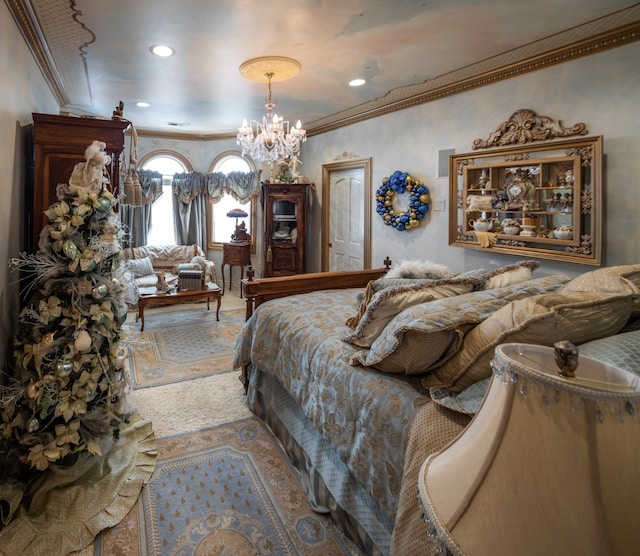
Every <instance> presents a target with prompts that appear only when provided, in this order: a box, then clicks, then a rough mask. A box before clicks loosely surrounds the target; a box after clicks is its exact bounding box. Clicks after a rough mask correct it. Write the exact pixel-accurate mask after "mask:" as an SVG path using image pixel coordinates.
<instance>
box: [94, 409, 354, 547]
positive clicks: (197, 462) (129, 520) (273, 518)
mask: <svg viewBox="0 0 640 556" xmlns="http://www.w3.org/2000/svg"><path fill="white" fill-rule="evenodd" d="M157 444H158V462H157V466H156V470H155V471H154V473H153V475H152V477H151V480H150V481H149V483H148V484H147V486H145V487H144V489H143V491H142V493H141V495H140V497H139V498H138V501H137V503H136V505H135V506H134V507H133V509H132V510H131V511H130V512H129V514H128V515H127V516H126V517H125V519H124V520H123V521H121V522H120V523H119V524H118V525H117V526H116V527H114V528H112V529H110V530H107V531H105V532H103V533H102V534H100V535H99V536H98V538H97V539H96V542H95V545H94V556H107V555H111V554H127V555H128V556H143V555H149V556H160V555H162V556H164V555H167V554H190V555H191V554H193V555H212V554H229V555H231V554H233V555H235V554H243V555H258V554H259V555H274V556H275V555H277V556H286V555H293V554H296V555H297V554H300V555H325V556H330V555H351V556H354V555H359V554H360V552H359V551H358V550H357V549H356V548H355V547H354V546H353V544H352V543H351V542H350V541H349V540H348V539H346V538H345V537H344V536H343V534H342V532H341V531H340V530H339V529H338V528H337V527H335V526H334V525H333V524H332V522H331V521H330V519H329V518H328V517H326V516H323V515H319V514H316V513H314V512H313V511H312V510H311V509H310V507H309V505H308V503H307V501H306V498H305V495H304V492H303V489H302V486H301V484H300V482H299V479H298V476H297V475H296V472H295V470H294V469H293V468H292V467H291V465H290V464H289V462H288V460H287V459H286V457H285V456H284V454H283V452H282V449H281V447H280V445H279V444H278V443H277V441H276V440H275V439H274V437H273V436H272V434H271V433H270V432H269V430H268V429H267V428H266V426H265V425H264V424H263V423H262V421H260V420H259V419H257V418H256V417H248V418H245V419H240V420H238V421H234V422H231V423H227V424H223V425H218V426H216V427H212V428H207V429H204V430H200V431H196V432H189V433H185V434H180V435H176V436H169V437H165V438H161V439H159V440H158V441H157Z"/></svg>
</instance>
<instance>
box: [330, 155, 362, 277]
mask: <svg viewBox="0 0 640 556" xmlns="http://www.w3.org/2000/svg"><path fill="white" fill-rule="evenodd" d="M366 162H368V161H366ZM340 166H352V167H346V168H345V167H340ZM324 168H325V180H324V181H323V198H324V201H325V203H324V204H323V206H324V207H325V218H324V223H325V227H324V229H323V237H324V238H325V246H324V252H323V255H324V256H323V270H329V271H338V270H363V269H365V268H370V245H369V235H370V218H369V217H368V212H369V211H370V210H371V207H370V199H371V197H370V193H369V179H368V176H369V174H368V167H365V165H364V164H363V162H362V161H361V162H360V165H353V164H346V163H345V164H344V165H341V164H334V165H327V166H325V167H324ZM327 201H328V202H327ZM327 209H328V212H326V211H327Z"/></svg>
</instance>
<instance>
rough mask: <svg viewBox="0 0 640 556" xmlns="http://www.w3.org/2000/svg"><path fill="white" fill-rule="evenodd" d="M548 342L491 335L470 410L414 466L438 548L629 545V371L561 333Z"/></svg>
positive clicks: (544, 549) (633, 516)
mask: <svg viewBox="0 0 640 556" xmlns="http://www.w3.org/2000/svg"><path fill="white" fill-rule="evenodd" d="M554 348H555V349H554ZM554 348H551V347H545V346H538V345H530V344H517V343H512V344H502V345H499V346H498V347H497V348H496V350H495V357H494V360H493V362H492V368H493V378H492V379H491V382H490V384H489V389H488V391H487V394H486V395H485V398H484V401H483V403H482V406H481V407H480V410H479V411H478V413H476V415H475V417H474V418H473V420H472V421H471V423H470V424H469V425H468V426H467V428H466V429H465V430H464V431H463V432H462V434H461V435H460V436H458V438H457V439H456V440H455V441H454V442H453V443H451V444H449V445H448V446H447V447H446V448H444V449H443V450H441V451H439V452H437V453H435V454H433V455H431V456H430V457H429V458H428V459H427V460H426V461H425V462H424V464H423V465H422V468H421V470H420V473H419V479H418V488H419V498H420V502H421V504H422V505H423V509H424V512H425V514H424V519H425V522H426V524H427V527H428V534H429V535H430V536H431V537H432V538H434V539H436V542H437V543H438V544H440V546H439V548H440V552H439V553H441V554H450V555H451V554H453V555H461V554H492V555H507V554H508V555H511V554H518V555H524V556H529V555H531V556H533V555H536V556H537V555H539V554H580V555H581V556H597V555H600V554H627V553H629V547H634V546H636V547H637V546H639V545H640V528H639V527H638V519H637V515H638V513H637V495H638V492H640V475H638V472H637V470H638V469H639V468H640V423H639V421H640V377H638V376H636V375H635V374H633V373H630V372H627V371H624V370H622V369H620V368H618V367H614V366H613V365H609V364H606V363H602V362H600V361H597V360H595V359H591V358H589V357H584V356H581V355H580V354H579V353H578V349H577V348H576V347H575V346H574V345H572V344H571V343H569V342H566V341H561V342H558V343H556V344H555V345H554ZM572 375H575V376H572ZM488 508H490V510H491V511H488ZM496 531H500V534H499V535H496Z"/></svg>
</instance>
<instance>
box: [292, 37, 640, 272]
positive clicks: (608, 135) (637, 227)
mask: <svg viewBox="0 0 640 556" xmlns="http://www.w3.org/2000/svg"><path fill="white" fill-rule="evenodd" d="M639 59H640V43H634V44H631V45H628V46H624V47H621V48H618V49H615V50H610V51H606V52H603V53H600V54H597V55H595V56H591V57H587V58H581V59H578V60H576V61H573V62H570V63H567V64H561V65H558V66H554V67H552V68H549V69H545V70H541V71H537V72H534V73H530V74H527V75H524V76H522V77H518V78H515V79H510V80H508V81H503V82H500V83H497V84H495V85H491V86H487V87H484V88H480V89H475V90H472V91H469V92H466V93H463V94H459V95H455V96H452V97H447V98H445V99H442V100H439V101H435V102H431V103H427V104H423V105H420V106H417V107H414V108H411V109H408V110H404V111H401V112H395V113H393V114H389V115H387V116H384V117H381V118H377V119H374V120H369V121H365V122H362V123H360V124H357V125H354V126H351V127H348V128H342V129H339V130H336V131H334V132H331V133H326V134H323V135H320V136H317V137H312V138H311V139H309V140H308V141H307V143H306V144H305V145H304V152H303V154H302V159H303V161H304V171H305V174H307V175H308V176H309V177H310V178H311V179H312V180H313V181H315V182H316V184H317V185H318V192H317V196H318V201H319V202H320V201H321V200H322V193H321V182H322V165H323V164H328V163H331V162H334V159H335V157H336V156H338V155H340V154H341V153H343V152H345V151H346V152H349V153H354V154H356V155H357V156H358V157H362V158H364V157H371V158H372V160H373V161H372V189H373V191H374V192H375V190H376V189H377V187H378V186H379V185H380V183H381V182H382V179H383V178H384V177H385V176H388V175H390V174H391V173H393V172H394V171H395V170H403V171H407V172H409V173H411V174H414V175H415V176H417V177H419V178H420V179H422V180H423V181H424V182H425V183H426V184H427V186H428V187H429V189H430V191H431V193H432V196H433V198H434V199H443V200H445V202H446V207H447V210H446V211H444V212H432V213H431V217H430V219H428V220H425V221H423V222H422V224H421V226H420V227H419V228H417V229H416V230H412V231H411V232H397V231H395V230H393V229H391V228H389V227H387V226H384V224H383V223H382V221H381V220H380V217H379V216H378V215H377V213H376V212H375V206H372V207H371V211H372V235H373V238H372V239H373V240H372V264H373V265H374V266H375V265H377V264H380V263H381V262H382V260H383V259H384V257H385V256H387V255H390V256H392V258H394V259H396V260H399V259H401V258H409V259H411V258H426V259H432V260H435V261H438V262H440V263H444V264H447V265H449V266H451V267H452V268H454V269H456V270H460V271H462V270H468V269H470V268H474V267H479V266H483V267H486V268H490V267H493V266H495V265H498V264H504V263H509V262H513V261H514V257H513V256H509V255H493V256H491V254H485V253H484V252H479V251H473V250H467V249H461V248H457V247H456V248H454V247H448V245H447V244H448V202H449V200H448V186H449V185H448V184H449V182H448V179H447V178H438V151H441V150H445V149H455V150H456V152H470V151H471V150H472V149H471V144H472V142H473V140H474V139H476V138H478V137H482V138H485V137H487V136H488V135H489V132H491V131H493V130H495V128H496V127H497V125H498V124H500V123H501V122H503V121H505V120H506V119H507V118H508V117H509V116H510V115H511V114H512V113H513V112H515V111H516V110H519V109H521V108H531V109H533V110H535V111H536V112H537V113H538V114H540V115H545V116H549V117H551V118H554V119H560V120H562V122H563V123H564V124H565V125H570V124H573V123H576V122H584V123H586V125H587V128H588V129H589V135H602V136H603V137H604V155H605V160H604V165H603V166H604V169H605V171H604V197H605V201H606V203H605V210H604V227H603V228H604V236H605V238H604V243H603V245H604V262H605V264H606V265H608V266H611V265H615V264H625V263H632V262H635V263H637V262H640V242H639V241H638V237H639V236H640V218H638V214H639V211H640V200H639V197H640V196H639V193H640V185H639V179H640V178H639V176H640V156H638V153H640V112H639V111H638V91H640V72H638V68H639V66H638V60H639ZM320 222H321V207H320V205H319V204H316V205H315V209H314V214H313V218H312V221H311V225H312V227H313V228H314V229H319V227H320ZM314 240H315V245H314V248H313V249H312V250H311V256H312V258H313V259H312V260H311V261H310V264H309V265H308V266H309V267H310V269H311V270H315V269H319V267H320V235H319V234H316V235H315V236H314ZM591 268H592V267H581V266H579V265H573V264H567V263H558V262H553V261H542V268H541V269H540V271H541V272H542V271H545V272H549V273H550V272H556V271H561V272H566V273H569V274H575V273H578V272H581V271H584V270H589V269H591Z"/></svg>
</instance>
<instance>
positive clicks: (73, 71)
mask: <svg viewBox="0 0 640 556" xmlns="http://www.w3.org/2000/svg"><path fill="white" fill-rule="evenodd" d="M5 2H6V4H7V6H8V7H9V9H10V10H11V11H12V13H13V14H14V17H15V18H16V21H17V22H18V25H19V27H21V28H22V31H23V34H24V35H25V38H26V39H27V42H28V43H29V44H30V46H31V48H32V49H33V51H34V54H35V56H36V59H38V60H39V63H40V64H41V67H42V68H43V71H44V72H45V74H46V75H47V77H48V79H49V81H50V82H51V85H52V89H53V90H54V94H56V96H57V98H58V99H59V102H60V104H61V111H62V112H70V113H74V114H80V115H96V116H100V117H110V116H111V113H112V111H113V109H114V107H115V106H116V105H117V104H118V102H119V101H120V100H122V101H124V104H125V108H124V115H125V117H126V118H127V119H129V120H131V121H132V122H133V123H134V124H135V126H136V128H138V129H139V130H149V131H152V130H153V131H158V132H172V133H186V134H224V133H234V132H235V130H236V128H237V127H238V126H239V125H240V123H241V121H242V118H243V117H247V118H254V119H257V118H261V117H262V114H263V113H264V111H265V110H264V106H263V102H264V99H265V98H266V96H267V86H266V84H264V83H257V82H252V81H248V80H246V79H245V78H243V77H242V76H241V75H240V72H239V67H240V65H241V64H242V63H243V62H244V61H246V60H247V59H250V58H254V57H258V56H266V55H277V56H287V57H291V58H295V59H296V60H298V61H299V62H300V63H301V65H302V69H301V71H300V72H299V73H298V74H297V75H295V76H294V77H293V78H291V79H290V80H287V81H283V82H279V83H274V84H273V97H274V98H275V99H276V100H277V101H278V108H277V110H276V111H277V112H278V114H281V115H284V116H285V117H286V119H288V120H290V121H291V122H295V121H296V120H298V119H300V120H302V122H303V123H304V124H305V127H307V129H310V130H313V129H314V128H317V129H319V128H321V127H322V126H323V125H325V126H326V125H327V124H329V125H330V124H332V122H333V123H335V122H337V121H340V120H341V119H343V117H346V116H348V117H352V116H353V115H354V114H363V113H366V112H367V111H368V110H370V109H371V108H376V109H379V108H380V107H381V106H384V105H388V104H390V103H391V104H392V103H394V102H397V101H398V100H400V99H406V98H410V97H412V95H413V96H415V95H416V94H420V93H423V92H424V91H425V90H429V89H431V90H434V89H435V88H437V87H440V86H442V85H444V84H447V83H449V84H450V83H451V82H452V81H453V80H455V79H459V78H468V77H469V76H471V75H474V74H477V73H478V72H482V71H487V70H491V69H493V68H496V67H504V66H505V65H509V64H512V63H514V62H517V61H520V60H522V59H524V58H530V57H531V56H533V55H536V54H540V53H542V52H547V51H549V50H552V49H554V48H558V47H561V46H566V44H570V43H573V42H576V41H579V40H582V39H584V38H585V37H586V36H591V35H594V34H598V33H601V32H603V31H608V30H610V29H613V28H616V27H620V26H622V25H625V24H628V23H631V22H633V21H636V22H637V21H640V4H638V3H636V2H631V1H628V0H422V1H413V0H388V1H383V0H373V1H372V0H267V1H264V0H262V1H260V0H182V1H175V0H109V1H108V2H105V1H104V0H75V1H73V0H67V1H62V0H5ZM627 8H629V9H628V10H626V11H623V12H620V10H623V9H627ZM609 14H614V15H612V16H610V15H609ZM605 16H608V17H605ZM603 18H604V19H603ZM159 43H163V44H168V45H170V46H171V47H173V48H174V49H175V52H176V53H175V55H174V56H172V57H170V58H157V57H155V56H153V55H152V54H151V53H150V50H149V49H150V47H151V46H152V45H155V44H159ZM355 77H363V78H365V79H367V83H366V84H365V85H364V86H362V87H359V88H352V87H349V85H348V82H349V80H351V79H352V78H355ZM137 101H146V102H149V103H150V104H151V106H150V107H149V108H146V109H142V108H138V107H136V106H135V103H136V102H137ZM176 124H177V125H176Z"/></svg>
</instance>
